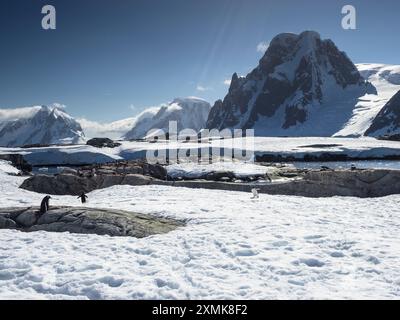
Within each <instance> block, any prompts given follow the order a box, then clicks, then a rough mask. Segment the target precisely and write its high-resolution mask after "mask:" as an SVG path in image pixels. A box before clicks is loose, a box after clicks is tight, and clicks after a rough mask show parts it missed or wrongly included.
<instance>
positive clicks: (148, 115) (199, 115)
mask: <svg viewBox="0 0 400 320" xmlns="http://www.w3.org/2000/svg"><path fill="white" fill-rule="evenodd" d="M210 109H211V105H210V104H209V103H208V102H207V101H205V100H203V99H200V98H195V97H188V98H177V99H175V100H174V101H172V102H171V103H169V104H166V105H162V106H160V107H154V108H150V109H147V110H145V111H143V112H142V113H141V114H139V115H138V116H137V117H136V119H135V121H134V123H133V126H132V129H131V130H130V131H129V132H127V133H126V134H125V136H124V138H125V139H128V140H129V139H140V138H144V137H146V136H147V134H148V133H149V131H150V130H152V129H160V130H161V129H162V130H164V131H165V132H168V127H169V122H170V121H176V122H177V124H178V131H181V130H182V129H193V130H194V131H200V130H201V129H203V128H204V127H205V124H206V121H207V117H208V114H209V112H210Z"/></svg>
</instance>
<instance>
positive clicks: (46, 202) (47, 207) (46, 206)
mask: <svg viewBox="0 0 400 320" xmlns="http://www.w3.org/2000/svg"><path fill="white" fill-rule="evenodd" d="M50 199H51V197H50V196H45V197H44V198H43V200H42V202H41V204H40V214H44V213H46V212H47V211H49V210H50V205H49V200H50Z"/></svg>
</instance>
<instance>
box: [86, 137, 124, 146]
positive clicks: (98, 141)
mask: <svg viewBox="0 0 400 320" xmlns="http://www.w3.org/2000/svg"><path fill="white" fill-rule="evenodd" d="M86 144H87V145H88V146H92V147H96V148H117V147H119V146H121V144H120V143H119V142H114V141H113V140H111V139H109V138H93V139H90V140H88V141H87V142H86Z"/></svg>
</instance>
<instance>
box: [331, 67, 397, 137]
mask: <svg viewBox="0 0 400 320" xmlns="http://www.w3.org/2000/svg"><path fill="white" fill-rule="evenodd" d="M356 66H357V68H358V70H359V71H360V73H361V75H362V76H363V77H364V78H365V79H367V80H368V81H369V82H371V83H372V84H373V85H374V86H375V88H376V90H377V94H376V95H375V94H367V95H365V96H363V97H361V98H359V101H358V103H357V104H356V106H355V108H354V110H353V115H352V117H351V118H350V120H349V121H348V122H347V123H346V124H345V126H344V128H343V129H342V130H340V131H339V132H337V133H336V134H335V136H339V137H340V136H354V137H359V136H362V135H364V133H365V132H366V131H367V130H368V129H369V128H370V126H371V124H372V121H373V120H374V119H375V117H376V116H377V115H378V113H379V112H380V111H381V109H382V108H383V107H384V106H385V105H386V103H387V102H388V101H389V100H390V99H391V98H392V97H393V96H394V95H395V94H396V93H397V92H398V91H399V90H400V66H399V65H385V64H371V63H363V64H357V65H356Z"/></svg>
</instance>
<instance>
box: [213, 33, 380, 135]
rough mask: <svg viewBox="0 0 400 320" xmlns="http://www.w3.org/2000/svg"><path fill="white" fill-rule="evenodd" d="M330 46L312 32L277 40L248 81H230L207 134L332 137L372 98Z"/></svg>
mask: <svg viewBox="0 0 400 320" xmlns="http://www.w3.org/2000/svg"><path fill="white" fill-rule="evenodd" d="M376 93H377V91H376V88H375V87H374V86H373V85H372V84H371V83H369V82H367V81H365V80H364V78H363V77H362V76H361V74H360V72H359V71H358V70H357V68H356V66H355V65H354V64H353V63H352V61H351V60H350V59H349V58H348V57H347V55H346V54H345V53H344V52H341V51H339V49H338V48H337V47H336V46H335V44H334V43H333V42H332V41H331V40H322V39H321V37H320V35H319V34H318V33H316V32H313V31H306V32H303V33H301V34H300V35H296V34H288V33H284V34H280V35H278V36H276V37H275V38H274V39H273V40H272V41H271V43H270V46H269V48H268V50H267V51H266V53H265V55H264V56H263V57H262V59H261V60H260V62H259V65H258V66H257V67H256V68H255V69H254V70H253V71H252V72H251V73H249V74H248V75H247V76H246V77H238V75H237V74H236V73H235V74H234V75H233V77H232V81H231V86H230V88H229V92H228V94H227V96H226V97H225V99H224V100H223V101H221V100H219V101H217V102H216V103H215V105H214V107H213V108H212V110H211V112H210V115H209V118H208V121H207V128H210V129H212V128H217V129H223V128H231V129H233V128H240V129H248V128H254V129H255V134H256V135H258V136H332V135H335V134H336V133H338V132H339V131H341V130H342V129H343V128H344V127H345V126H346V124H347V123H348V122H349V120H350V119H351V118H352V117H353V110H354V108H355V106H356V105H357V103H358V102H359V98H360V97H363V96H365V95H366V94H376Z"/></svg>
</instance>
